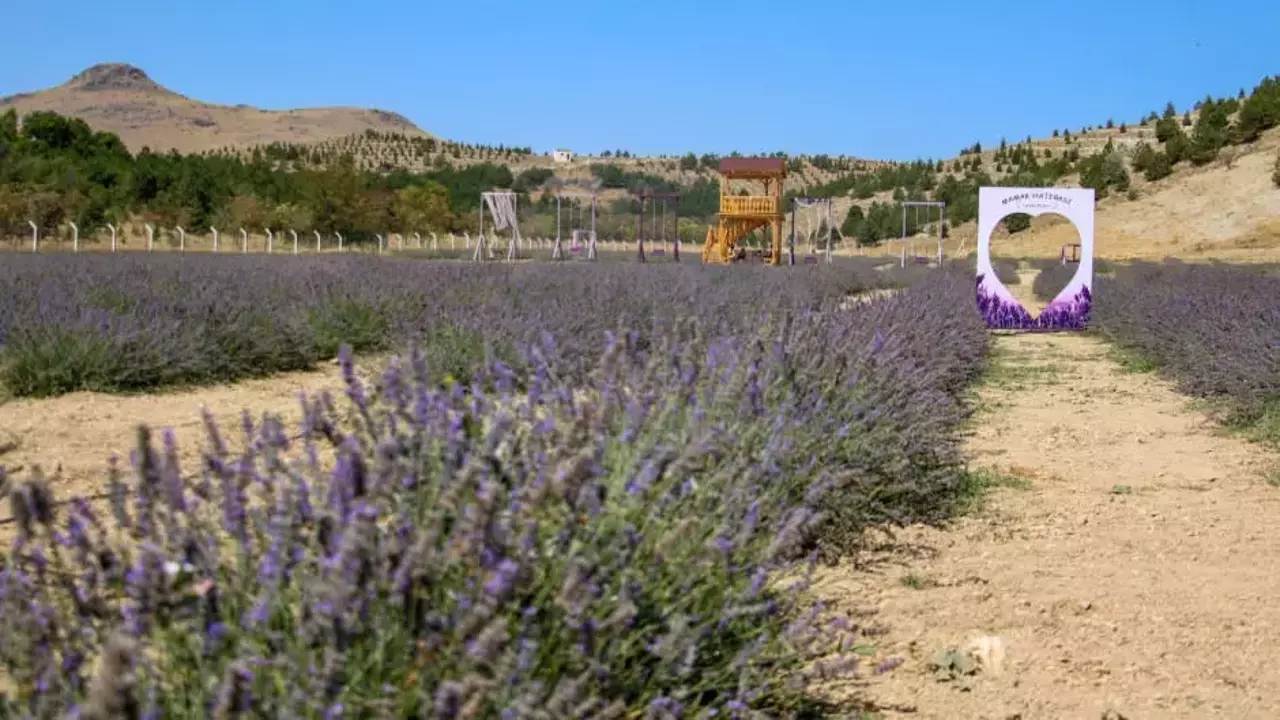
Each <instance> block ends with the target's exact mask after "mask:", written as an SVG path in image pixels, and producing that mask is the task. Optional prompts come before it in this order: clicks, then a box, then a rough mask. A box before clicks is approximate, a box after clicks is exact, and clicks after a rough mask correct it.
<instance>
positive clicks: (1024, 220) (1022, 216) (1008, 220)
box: [1000, 213, 1031, 235]
mask: <svg viewBox="0 0 1280 720" xmlns="http://www.w3.org/2000/svg"><path fill="white" fill-rule="evenodd" d="M1000 224H1001V225H1003V226H1004V229H1005V230H1007V231H1008V232H1009V234H1010V235H1012V234H1014V233H1020V232H1022V231H1023V230H1026V229H1027V228H1029V227H1031V216H1030V215H1028V214H1026V213H1013V214H1012V215H1006V216H1005V218H1004V219H1003V220H1001V221H1000Z"/></svg>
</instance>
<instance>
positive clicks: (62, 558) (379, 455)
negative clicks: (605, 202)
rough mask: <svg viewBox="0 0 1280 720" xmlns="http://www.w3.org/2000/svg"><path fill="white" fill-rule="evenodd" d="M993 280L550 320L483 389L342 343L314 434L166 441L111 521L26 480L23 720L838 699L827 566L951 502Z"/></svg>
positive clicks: (19, 508) (805, 708)
mask: <svg viewBox="0 0 1280 720" xmlns="http://www.w3.org/2000/svg"><path fill="white" fill-rule="evenodd" d="M630 272H631V273H632V274H633V275H634V276H635V277H636V278H638V279H636V280H635V281H634V282H635V283H636V284H637V285H640V286H642V287H647V285H645V284H646V283H648V282H651V281H650V280H648V279H645V278H652V277H653V276H651V275H647V274H646V272H645V271H643V270H641V271H637V270H635V269H632V270H631V271H630ZM733 272H736V269H733V270H730V271H729V272H728V273H710V272H708V273H707V276H706V278H705V279H704V280H699V281H698V282H705V283H707V284H709V285H711V286H714V285H715V284H716V283H721V284H725V285H728V284H732V283H734V282H736V280H735V279H734V277H733V276H732V275H731V273H733ZM786 272H787V271H778V270H774V273H775V277H776V278H777V279H775V280H772V282H779V283H784V282H789V283H794V284H804V283H808V282H811V281H812V276H811V275H806V274H804V273H803V272H797V273H791V274H790V275H787V274H785V273H786ZM514 277H519V276H514ZM659 277H661V276H659ZM668 277H670V276H668ZM610 278H612V279H610ZM606 282H615V283H617V284H615V285H614V286H613V287H612V291H613V292H615V293H623V294H629V293H630V292H631V291H629V290H627V289H626V287H625V281H624V280H623V279H622V276H621V275H619V276H618V277H613V276H609V277H608V278H606ZM691 282H692V281H691ZM286 284H287V283H286ZM423 290H424V291H426V292H429V291H430V290H429V289H427V288H424V289H423ZM584 292H591V293H594V292H595V291H584ZM794 292H799V291H798V290H797V291H794ZM971 292H972V290H971V280H970V279H969V277H968V276H967V275H964V274H956V275H953V274H949V273H941V272H939V273H935V274H932V275H930V276H929V278H928V281H927V282H924V281H921V282H917V283H916V284H914V285H913V286H911V287H909V288H907V289H906V290H904V291H903V292H901V293H899V294H897V295H894V296H892V297H885V298H880V299H876V300H872V301H870V302H868V303H867V304H864V305H859V306H857V307H855V308H854V309H851V310H841V309H839V308H838V305H837V303H838V302H839V300H840V294H838V293H830V294H829V295H827V296H825V297H817V298H814V299H813V300H812V301H811V302H810V301H806V302H796V303H789V304H786V305H785V306H784V307H782V308H781V309H778V307H777V305H776V304H775V305H771V306H770V310H769V311H768V312H766V313H763V314H758V313H757V314H755V315H754V317H755V320H754V321H753V322H728V321H723V320H722V319H719V318H718V317H717V316H716V315H715V314H714V313H707V312H704V311H703V310H702V309H700V310H699V319H696V320H693V319H679V318H665V317H659V316H654V317H649V318H647V322H640V323H637V324H635V325H632V327H635V328H636V329H634V330H631V329H619V330H617V331H603V330H602V331H600V332H599V333H598V335H596V337H595V339H590V338H588V337H585V336H583V335H573V334H572V332H571V329H572V328H571V326H572V322H571V321H569V320H556V321H551V322H549V323H548V324H549V325H552V326H554V329H555V330H556V331H557V334H552V333H546V332H543V333H540V334H537V335H536V337H533V338H532V341H530V342H524V341H522V340H520V337H523V336H516V335H514V334H513V335H511V336H509V347H510V353H511V355H510V356H509V357H507V358H500V357H498V356H494V355H493V354H492V353H489V357H488V359H487V360H486V361H484V362H482V363H481V364H480V365H479V366H478V367H476V368H475V369H474V372H473V373H472V374H471V377H470V379H469V382H468V383H467V384H465V385H464V384H462V383H457V382H452V381H450V380H448V379H445V380H443V381H442V380H441V377H440V374H439V372H438V371H437V370H435V369H433V368H432V367H431V364H430V361H429V360H428V357H427V355H424V353H423V352H421V351H419V352H413V353H411V354H410V355H409V356H407V357H406V358H405V359H403V360H399V361H393V362H392V363H391V365H390V366H389V367H388V368H387V369H386V371H385V373H384V374H383V375H382V376H381V378H380V380H379V381H378V382H376V383H374V386H373V387H365V386H364V385H363V384H362V382H361V381H360V380H359V379H358V378H357V377H356V375H355V373H354V369H353V368H352V366H351V359H350V354H349V352H346V351H344V355H343V362H344V372H345V375H346V393H345V395H346V396H345V398H337V399H335V398H331V397H328V396H322V397H314V398H306V399H304V400H303V403H304V406H305V416H306V419H305V421H304V426H303V427H302V428H300V430H301V436H300V439H298V440H293V439H291V438H293V437H296V436H298V433H297V432H295V429H293V428H286V427H282V425H281V423H280V422H279V421H278V420H275V419H272V418H270V417H268V418H263V419H262V420H260V421H254V420H251V419H250V418H249V417H248V416H246V418H245V420H244V423H243V428H242V429H240V430H239V432H242V433H243V434H244V437H245V439H246V446H247V449H246V450H244V451H243V452H242V453H239V454H233V453H231V452H230V451H229V450H228V448H227V445H226V444H224V440H223V437H224V433H225V432H226V430H227V429H226V428H221V429H219V428H216V427H214V424H213V423H212V422H211V421H209V422H208V431H209V432H208V441H207V449H206V455H205V461H204V463H203V466H202V467H200V468H198V469H193V468H187V469H181V468H179V467H178V463H177V460H176V458H177V453H176V449H175V448H174V446H173V442H172V438H171V437H169V436H168V435H166V436H165V437H164V438H162V440H161V441H160V442H159V443H157V442H155V440H154V439H153V438H152V437H151V435H150V433H149V432H148V431H147V430H146V429H140V430H139V437H138V450H137V452H136V453H135V454H134V456H133V457H132V467H133V472H132V475H131V477H132V479H131V480H128V481H126V480H122V479H121V478H120V477H119V476H118V475H116V474H112V475H111V476H110V477H108V478H106V480H105V482H106V484H107V485H108V487H109V488H110V490H111V491H112V495H113V497H112V501H111V502H110V504H109V507H107V506H102V507H99V506H92V507H91V506H90V505H89V504H88V503H87V502H84V501H75V502H71V503H70V504H66V505H57V504H55V502H54V498H52V497H51V493H50V490H49V488H48V486H47V484H46V483H45V481H44V480H43V478H42V477H40V475H39V473H38V472H36V473H33V474H32V475H31V476H30V477H26V478H17V477H9V478H6V479H5V480H4V481H3V482H4V483H5V484H7V485H8V498H9V506H10V508H11V510H12V512H13V514H14V517H15V518H16V520H17V522H16V526H17V527H16V530H17V533H18V536H19V537H18V538H17V539H15V540H14V541H13V542H12V543H11V547H10V549H9V551H8V554H7V556H6V557H5V559H4V565H3V569H2V570H0V638H3V642H0V664H2V667H3V672H2V673H0V693H7V696H6V699H4V700H3V701H2V702H3V705H2V706H0V716H9V717H34V718H46V717H64V716H72V717H80V718H107V717H113V718H114V717H126V718H135V717H137V718H141V717H148V718H160V717H163V718H197V717H199V718H204V717H215V718H229V717H253V718H258V717H272V718H276V717H278V718H295V717H308V718H309V717H317V718H318V717H325V718H337V717H350V718H372V717H431V718H504V719H506V718H513V719H514V718H638V717H645V718H677V717H689V718H709V717H721V718H749V717H805V716H817V715H819V714H821V713H822V712H823V711H822V710H821V709H819V708H817V707H816V706H815V705H814V701H812V700H810V699H809V698H808V697H807V696H806V694H805V689H806V686H807V685H808V683H809V682H810V681H812V680H815V679H819V678H825V677H830V676H834V675H839V674H842V673H847V672H848V671H850V670H851V669H852V668H853V666H854V658H855V657H856V654H855V653H854V652H853V650H854V649H855V648H854V647H853V646H852V644H851V643H852V642H853V641H854V636H855V635H856V628H852V627H849V626H848V625H847V624H846V623H845V622H844V621H842V620H840V619H838V618H831V617H829V616H828V615H827V614H825V613H824V612H823V608H822V607H821V606H820V605H817V604H815V603H814V601H813V599H812V597H810V596H809V595H808V593H807V583H806V577H807V573H808V572H809V571H810V570H811V569H812V567H813V563H815V562H817V560H818V558H819V555H820V554H822V553H827V554H830V555H833V556H834V555H836V554H839V553H841V552H843V551H847V550H848V549H850V548H852V547H854V545H855V544H856V542H857V540H858V537H859V535H860V533H861V531H862V530H863V529H864V528H865V527H867V526H868V525H869V524H873V523H886V522H889V523H902V522H909V521H913V520H935V519H940V518H942V517H945V515H946V514H947V512H948V511H949V510H950V509H951V503H952V502H953V501H954V500H955V498H956V492H957V489H958V487H959V484H960V480H961V476H962V475H961V473H962V465H961V458H960V455H959V451H958V444H957V433H956V430H957V426H958V424H959V423H960V422H961V420H962V419H963V417H964V415H965V411H964V409H963V408H962V406H961V404H960V403H959V396H960V394H961V393H962V392H963V391H964V388H965V386H966V385H967V383H968V382H969V381H970V380H971V379H972V378H973V377H974V375H975V374H976V372H977V371H978V369H979V366H980V364H981V362H982V360H983V357H984V355H985V352H986V347H987V342H988V340H987V333H986V331H985V329H984V327H983V324H982V321H981V319H980V318H979V317H978V316H977V314H976V313H975V312H974V311H973V306H972V301H971V297H972V296H971ZM760 297H762V298H763V297H767V296H760ZM705 300H706V301H708V302H709V303H713V304H714V303H716V302H718V301H717V300H715V298H714V297H713V296H708V297H707V298H705ZM450 302H454V301H450ZM560 302H562V303H565V304H568V305H574V307H576V305H575V303H576V302H577V301H576V300H574V299H573V298H567V299H565V300H562V301H560ZM562 307H563V306H562ZM695 307H696V306H695ZM756 307H757V309H759V307H760V306H759V305H757V306H756ZM508 310H511V311H513V313H514V315H515V316H517V317H519V316H520V314H521V313H525V317H528V314H529V313H532V312H535V311H531V310H528V309H527V308H508ZM536 312H537V313H545V312H546V310H545V309H544V308H543V309H538V310H537V311H536ZM563 312H565V313H569V312H579V313H580V315H579V316H578V318H579V319H578V322H581V323H584V324H586V325H588V326H591V325H592V323H594V322H596V321H595V320H593V319H591V318H590V314H589V313H587V312H585V311H582V310H581V309H579V310H574V309H572V308H570V309H566V310H563ZM489 317H491V318H492V317H497V316H496V315H490V316H489ZM744 317H746V316H744ZM495 322H496V323H497V324H498V325H500V326H502V324H501V323H500V322H498V321H495ZM556 322H559V323H561V324H560V325H555V323H556ZM504 327H505V326H504ZM616 327H621V326H616ZM475 329H476V330H477V331H483V330H484V328H483V327H482V326H481V327H477V328H475ZM264 331H265V330H264ZM561 336H563V337H564V340H562V337H561ZM588 348H594V351H593V352H592V353H591V354H590V356H591V357H592V359H590V360H588V359H586V358H587V357H588V355H587V354H586V353H587V350H588ZM184 470H196V472H195V475H194V477H185V476H184Z"/></svg>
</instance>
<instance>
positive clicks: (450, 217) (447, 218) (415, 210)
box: [395, 181, 457, 232]
mask: <svg viewBox="0 0 1280 720" xmlns="http://www.w3.org/2000/svg"><path fill="white" fill-rule="evenodd" d="M395 216H396V218H397V220H399V222H400V226H401V227H402V228H404V229H405V230H407V231H409V232H417V231H427V232H430V231H439V232H444V231H447V230H451V229H453V227H454V225H455V224H456V221H457V218H456V217H455V216H454V214H453V211H452V210H451V209H450V203H449V191H448V190H447V189H445V187H444V186H443V185H441V184H440V183H438V182H432V181H427V182H424V183H422V184H420V185H411V186H409V187H406V188H403V189H401V190H400V191H399V192H398V193H397V195H396V206H395Z"/></svg>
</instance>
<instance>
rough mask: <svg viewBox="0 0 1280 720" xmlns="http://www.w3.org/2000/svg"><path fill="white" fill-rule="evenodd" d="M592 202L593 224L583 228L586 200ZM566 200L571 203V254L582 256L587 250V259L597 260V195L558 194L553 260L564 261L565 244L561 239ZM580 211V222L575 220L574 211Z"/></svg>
mask: <svg viewBox="0 0 1280 720" xmlns="http://www.w3.org/2000/svg"><path fill="white" fill-rule="evenodd" d="M588 198H589V199H590V200H591V224H590V225H589V226H587V227H583V217H582V216H583V214H584V213H585V212H586V208H585V207H584V205H585V203H582V202H579V201H581V200H584V199H588ZM564 200H568V201H569V252H570V253H573V254H575V255H577V254H581V253H582V251H583V249H584V248H585V249H586V252H587V259H588V260H595V259H596V200H597V198H596V194H595V193H575V192H561V193H556V243H555V246H554V247H553V248H552V250H551V259H552V260H564V259H565V256H564V242H563V241H562V240H561V237H560V226H561V208H562V202H563V201H564ZM575 207H576V208H577V209H578V220H577V222H576V223H575V222H574V220H573V210H574V208H575Z"/></svg>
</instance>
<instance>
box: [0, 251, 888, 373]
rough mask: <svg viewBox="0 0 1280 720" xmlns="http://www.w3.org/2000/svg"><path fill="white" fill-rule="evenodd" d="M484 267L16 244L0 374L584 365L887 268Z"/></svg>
mask: <svg viewBox="0 0 1280 720" xmlns="http://www.w3.org/2000/svg"><path fill="white" fill-rule="evenodd" d="M771 270H772V268H732V269H725V268H704V267H702V266H701V265H694V264H685V265H675V264H666V265H653V266H650V267H644V268H637V267H634V266H628V265H596V266H589V267H584V266H582V265H573V264H570V265H565V264H528V265H517V266H500V267H494V266H488V267H477V266H474V265H471V264H447V263H446V264H440V263H427V262H422V261H413V260H390V259H378V258H371V257H314V258H312V257H289V258H271V257H261V256H254V257H242V256H212V255H198V256H197V255H192V256H186V257H180V256H174V255H170V254H157V255H145V254H122V255H105V256H104V255H94V256H72V255H51V256H42V255H32V256H27V255H11V256H8V257H6V258H5V261H4V262H3V263H0V384H2V385H3V386H4V387H5V389H7V390H8V391H9V392H10V393H13V394H18V395H31V396H44V395H55V394H59V393H63V392H70V391H74V390H82V389H89V390H102V391H136V390H145V389H148V388H152V387H157V386H163V385H171V384H207V383H218V382H227V381H231V380H235V379H238V378H243V377H250V376H255V375H263V374H267V373H272V372H281V371H289V370H299V369H305V368H308V367H312V366H313V365H315V364H316V363H317V362H319V361H322V360H329V359H332V358H333V357H334V355H335V353H336V352H337V348H338V345H339V344H341V343H348V344H351V345H352V346H353V347H354V348H355V349H356V351H357V352H363V351H374V350H378V351H381V350H391V349H396V348H398V347H403V346H404V345H405V344H406V343H407V342H409V341H414V342H417V343H418V344H420V345H421V346H422V347H423V348H424V351H426V352H428V354H429V355H430V356H431V357H432V359H433V360H435V361H436V362H435V363H434V364H433V366H434V367H435V368H436V369H437V370H439V371H441V372H442V373H444V372H448V373H453V374H456V373H465V372H466V370H467V368H468V367H469V366H470V365H472V364H473V361H475V360H478V359H480V358H481V357H483V355H484V350H485V347H484V346H485V345H486V344H487V345H489V346H490V349H491V350H493V351H494V352H497V353H498V354H499V356H502V357H505V358H507V359H508V360H509V361H511V362H515V361H518V360H519V359H520V353H519V352H517V350H518V348H520V347H522V346H527V345H528V344H529V343H530V342H531V341H532V340H533V339H534V338H535V337H536V336H537V334H538V333H540V332H542V331H547V332H550V333H552V334H553V335H554V336H555V337H556V339H557V342H558V343H559V344H560V346H561V349H562V351H563V353H562V354H563V356H564V358H565V360H566V362H569V363H571V365H572V368H573V371H574V372H576V373H582V372H586V371H587V370H588V369H589V368H590V366H591V365H592V364H593V362H594V353H595V349H596V344H597V343H598V339H599V337H600V335H601V333H602V332H604V331H605V330H606V329H609V328H616V327H620V326H625V327H632V328H643V329H647V328H650V327H652V326H653V325H654V324H655V323H669V322H671V321H672V320H673V319H675V318H678V317H680V316H683V315H685V314H689V313H694V314H697V315H698V316H700V317H702V318H704V320H705V321H706V322H710V323H714V324H715V325H716V327H717V328H718V329H722V330H726V331H728V330H732V329H733V328H739V327H749V326H750V325H752V324H754V323H756V322H758V321H759V319H760V318H761V317H762V316H763V315H765V314H768V313H771V312H774V311H776V310H779V309H794V308H813V307H816V305H817V304H818V303H820V302H822V301H823V300H824V299H826V298H831V297H839V296H843V295H847V294H849V293H853V292H857V291H860V290H863V289H866V288H868V287H874V286H877V285H883V284H885V283H889V282H892V281H891V279H889V278H887V277H886V276H884V275H883V274H882V273H876V272H874V271H872V270H871V269H870V267H869V266H864V265H854V264H850V263H843V262H842V263H838V264H836V265H832V266H820V267H812V268H803V269H798V270H795V271H783V272H771Z"/></svg>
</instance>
